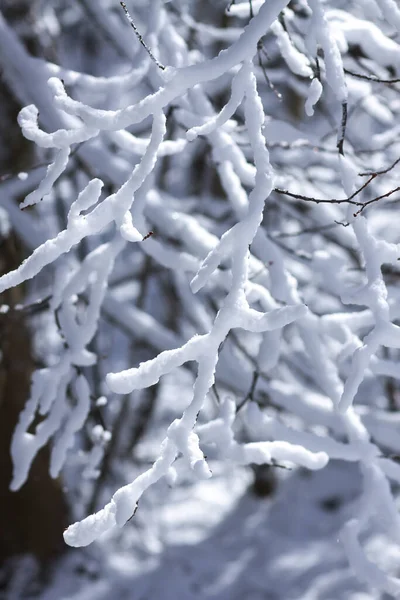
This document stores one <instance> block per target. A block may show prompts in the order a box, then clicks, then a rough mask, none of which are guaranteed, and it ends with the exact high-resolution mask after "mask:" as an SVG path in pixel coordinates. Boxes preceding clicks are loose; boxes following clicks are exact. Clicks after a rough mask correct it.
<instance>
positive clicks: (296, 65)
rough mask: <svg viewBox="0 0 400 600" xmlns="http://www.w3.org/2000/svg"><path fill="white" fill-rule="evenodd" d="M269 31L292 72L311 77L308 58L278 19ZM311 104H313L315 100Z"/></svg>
mask: <svg viewBox="0 0 400 600" xmlns="http://www.w3.org/2000/svg"><path fill="white" fill-rule="evenodd" d="M271 31H272V32H273V33H274V35H275V36H276V40H277V42H278V46H279V50H280V51H281V54H282V58H283V59H284V61H285V62H286V64H287V66H288V67H289V69H290V70H291V71H292V73H295V74H296V75H300V76H301V77H307V78H311V77H312V76H313V71H312V69H311V67H310V62H309V60H308V58H307V57H306V56H305V55H304V54H302V53H301V52H299V50H297V48H296V47H295V46H294V44H293V43H292V41H291V39H290V37H289V34H288V32H287V31H285V29H284V28H283V27H282V24H281V23H280V22H279V21H278V20H277V21H275V22H274V23H273V24H272V26H271ZM313 104H315V102H314V103H313ZM307 114H308V113H307Z"/></svg>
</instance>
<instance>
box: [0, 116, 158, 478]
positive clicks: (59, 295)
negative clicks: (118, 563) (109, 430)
mask: <svg viewBox="0 0 400 600" xmlns="http://www.w3.org/2000/svg"><path fill="white" fill-rule="evenodd" d="M164 133H165V118H164V115H162V114H159V115H157V116H155V117H154V122H153V129H152V137H151V139H150V142H149V144H148V148H147V150H146V153H145V154H144V156H143V158H142V161H141V162H140V163H139V164H138V165H137V167H136V168H135V169H134V171H133V173H132V175H131V177H130V178H129V179H128V181H127V182H126V183H125V184H124V185H123V186H122V187H121V188H120V189H119V191H118V192H116V194H113V195H111V196H109V197H108V198H107V199H106V200H105V201H104V202H106V204H105V205H104V202H103V203H101V204H100V205H98V206H97V207H96V208H95V209H93V210H92V211H91V212H90V213H87V211H88V210H89V209H90V208H91V207H92V206H93V205H94V204H96V203H97V202H98V199H99V196H100V192H101V187H102V182H101V181H100V180H96V179H94V180H92V181H91V182H89V184H88V185H87V186H86V188H85V189H84V190H83V191H82V192H81V193H80V194H79V196H78V198H77V199H76V200H75V202H73V203H72V205H71V208H70V210H69V213H68V217H67V227H66V229H65V230H64V231H63V232H61V233H60V234H58V236H57V237H56V238H54V239H53V240H49V241H47V242H45V243H44V244H42V246H40V247H39V248H38V249H36V250H35V251H34V253H33V254H32V255H31V256H30V257H29V258H28V259H27V260H26V261H25V262H24V263H23V264H22V265H21V267H20V268H19V269H17V270H16V271H13V272H12V273H9V274H8V275H6V276H4V277H3V278H1V284H2V285H3V287H2V290H4V289H8V288H9V287H11V286H13V285H18V283H21V282H23V281H25V280H26V279H29V278H32V277H34V276H35V275H36V274H37V273H39V272H40V271H41V270H42V269H43V267H45V266H46V265H49V264H51V263H52V262H54V261H55V260H56V259H57V258H59V257H60V256H61V255H62V254H65V253H67V252H68V251H69V250H70V249H71V248H72V247H73V246H74V245H76V244H77V243H78V242H79V241H81V240H82V239H83V238H84V237H85V236H86V235H93V234H94V233H96V232H97V231H100V230H101V229H102V228H103V227H104V226H105V225H107V224H109V223H112V222H115V223H116V224H117V226H120V227H121V225H123V223H124V216H125V214H126V212H127V211H129V209H130V206H131V204H132V202H133V194H134V193H135V192H136V191H137V190H138V189H139V188H140V186H141V185H142V184H143V183H144V181H145V180H146V179H147V177H148V175H149V174H150V173H151V171H152V169H153V167H154V163H155V160H156V157H157V151H158V147H159V145H160V144H161V142H162V139H163V137H164ZM107 202H108V204H107ZM99 209H100V218H99V217H98V212H96V210H97V211H98V210H99ZM124 245H125V242H124V239H123V238H122V237H121V236H120V235H119V234H116V235H115V236H114V239H113V240H112V241H111V242H109V243H107V244H103V245H102V246H100V247H98V248H95V249H94V250H93V251H92V252H91V253H89V254H88V255H87V256H86V257H85V259H84V260H83V262H82V263H81V264H80V265H79V267H78V268H77V269H75V271H73V272H72V273H70V274H69V276H68V277H65V276H63V277H62V278H61V277H60V278H59V279H58V285H57V287H56V290H55V293H54V295H53V298H52V302H51V304H52V308H53V310H54V311H55V312H56V314H57V318H58V323H59V326H60V330H61V333H62V335H63V337H64V340H65V345H66V350H65V352H64V355H63V356H62V358H60V361H59V363H58V364H57V365H56V366H54V367H51V368H49V369H44V370H41V371H38V372H37V373H35V374H34V376H33V386H32V395H31V398H30V400H29V401H28V403H27V405H26V408H25V409H24V411H23V412H22V413H21V416H20V420H19V423H18V425H17V427H16V429H15V432H14V436H13V441H12V457H13V464H14V477H13V481H12V483H11V488H12V489H18V488H19V487H20V486H21V485H22V484H23V483H24V481H25V480H26V477H27V475H28V472H29V468H30V465H31V463H32V461H33V459H34V457H35V456H36V454H37V452H38V451H39V450H40V448H41V447H43V446H44V445H45V444H46V443H47V442H48V441H49V439H50V438H51V437H53V436H54V435H55V434H56V433H58V434H59V435H58V436H57V439H56V441H55V444H54V445H53V448H52V453H51V464H50V473H51V475H52V476H53V477H56V476H58V474H59V472H60V470H61V467H62V465H63V463H64V461H65V458H66V453H67V450H68V449H69V448H70V447H71V446H72V445H73V443H74V436H75V433H76V432H77V431H79V430H80V429H81V428H82V426H83V424H84V422H85V421H86V418H87V415H88V412H89V408H90V402H89V396H90V394H89V389H88V385H87V382H86V379H85V378H84V377H83V376H82V375H78V376H77V378H76V380H73V379H72V378H73V374H74V372H75V369H76V367H80V366H87V365H90V364H93V362H94V361H95V360H96V358H95V357H94V356H93V355H92V354H91V353H89V352H88V351H87V349H86V346H87V344H88V343H89V342H90V341H91V340H92V338H93V336H94V334H95V332H96V329H97V326H98V320H99V315H100V309H101V305H102V301H103V298H104V295H105V292H106V290H107V286H108V278H109V275H110V273H111V271H112V268H113V266H114V262H115V259H116V257H117V255H118V254H119V253H120V252H121V250H122V248H123V247H124ZM1 284H0V285H1ZM84 292H85V293H87V307H86V318H84V319H82V318H77V311H78V308H77V306H76V298H77V295H78V294H82V293H84ZM71 380H72V384H71V393H72V394H73V395H74V396H75V398H76V405H75V407H74V408H72V409H71V408H70V406H69V398H68V387H69V385H70V382H71ZM46 382H48V385H45V383H46ZM37 410H40V413H41V414H42V415H45V416H46V418H45V419H44V420H43V422H41V423H40V424H39V425H38V426H37V428H36V431H35V433H34V434H32V433H28V429H29V427H30V425H31V424H32V422H33V419H34V417H35V414H36V411H37Z"/></svg>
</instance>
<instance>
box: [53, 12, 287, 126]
mask: <svg viewBox="0 0 400 600" xmlns="http://www.w3.org/2000/svg"><path fill="white" fill-rule="evenodd" d="M287 4H288V0H270V1H269V2H267V3H265V4H264V5H263V6H262V7H261V9H260V11H259V13H258V14H257V16H256V17H255V18H254V19H252V20H251V21H250V23H249V24H248V25H247V26H246V27H245V29H244V31H243V33H242V35H241V36H240V38H239V39H238V40H237V41H236V42H234V43H233V44H232V45H231V46H230V47H229V48H227V49H226V50H223V51H222V52H220V54H219V55H218V56H217V57H215V58H212V59H210V60H207V61H204V62H203V63H198V64H194V65H190V66H188V67H182V68H180V69H173V68H167V69H165V71H164V72H163V73H164V78H165V85H164V87H161V88H160V89H159V90H158V91H157V92H155V93H154V94H152V95H149V96H146V98H144V99H143V100H141V101H140V102H138V103H137V104H134V105H132V106H128V107H126V108H123V109H120V110H117V111H106V110H98V109H94V108H92V107H90V106H86V105H84V104H83V103H81V102H78V101H76V100H73V99H72V98H69V97H68V95H67V94H66V92H65V89H64V86H63V85H62V83H61V81H60V80H57V79H55V78H53V79H51V80H50V81H51V86H52V91H53V93H54V101H55V103H56V106H57V107H58V108H60V109H61V110H63V111H65V112H66V113H67V114H70V115H75V116H78V117H80V118H81V119H82V120H83V121H84V123H85V124H86V125H87V126H89V127H94V128H97V127H100V128H101V129H102V130H110V131H118V130H120V129H125V128H126V127H128V126H129V125H132V124H134V123H140V122H141V121H143V120H144V119H145V118H146V117H148V116H150V115H151V114H154V113H157V112H159V111H160V110H162V109H163V108H164V107H165V106H167V105H168V104H170V103H171V102H173V101H174V100H175V99H177V98H179V97H181V96H182V95H183V94H184V93H185V92H186V91H187V90H188V89H190V88H193V87H194V86H195V85H198V84H200V83H205V82H206V81H212V80H214V79H217V78H218V77H220V76H221V75H223V74H224V73H227V72H229V71H230V70H231V69H232V68H233V67H235V66H236V65H238V64H240V63H241V62H244V61H246V60H252V58H253V56H254V55H255V53H256V49H257V43H258V40H259V39H260V38H261V37H262V36H263V35H264V34H265V32H266V31H268V29H269V28H270V26H271V25H272V23H273V22H274V21H275V19H276V18H277V16H278V15H279V13H280V12H281V10H283V9H284V8H285V7H286V6H287Z"/></svg>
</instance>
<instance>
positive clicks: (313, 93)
mask: <svg viewBox="0 0 400 600" xmlns="http://www.w3.org/2000/svg"><path fill="white" fill-rule="evenodd" d="M322 90H323V88H322V84H321V82H320V80H319V79H317V78H316V77H315V78H314V79H313V80H312V82H311V83H310V87H309V88H308V95H307V100H306V103H305V105H304V110H305V111H306V115H307V116H308V117H312V116H313V114H314V106H315V105H316V104H317V102H318V100H319V99H320V97H321V94H322Z"/></svg>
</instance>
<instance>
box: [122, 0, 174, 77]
mask: <svg viewBox="0 0 400 600" xmlns="http://www.w3.org/2000/svg"><path fill="white" fill-rule="evenodd" d="M120 4H121V6H122V8H123V9H124V13H125V16H126V18H127V19H128V21H129V23H130V26H131V27H132V29H133V31H134V32H135V35H136V37H137V39H138V40H139V42H140V43H141V44H142V46H143V48H144V49H145V50H146V52H147V54H148V55H149V56H150V58H151V60H152V61H153V62H154V63H155V64H156V65H157V67H158V68H159V69H161V70H162V71H165V67H164V65H162V64H161V63H160V61H158V60H157V59H156V57H155V56H154V54H153V53H152V51H151V50H150V48H149V47H148V46H147V44H146V42H145V41H144V39H143V37H142V35H141V33H140V31H139V30H138V28H137V27H136V25H135V23H134V22H133V19H132V17H131V15H130V14H129V11H128V9H127V7H126V4H125V2H120Z"/></svg>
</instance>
